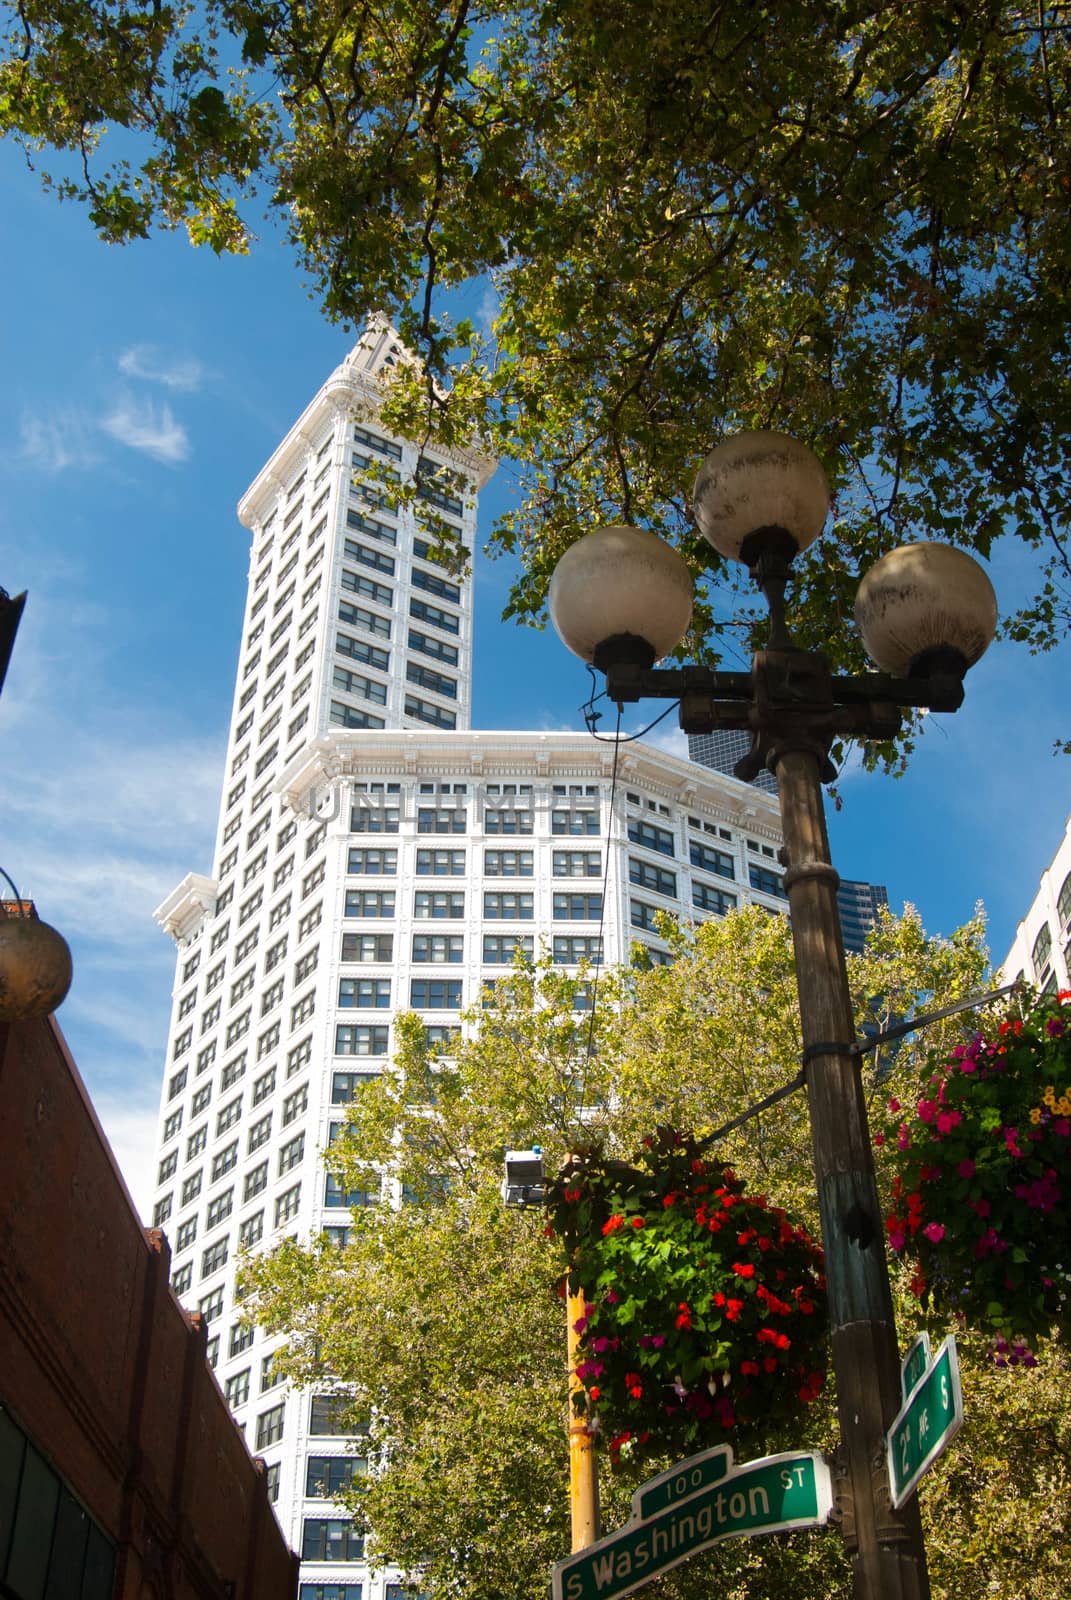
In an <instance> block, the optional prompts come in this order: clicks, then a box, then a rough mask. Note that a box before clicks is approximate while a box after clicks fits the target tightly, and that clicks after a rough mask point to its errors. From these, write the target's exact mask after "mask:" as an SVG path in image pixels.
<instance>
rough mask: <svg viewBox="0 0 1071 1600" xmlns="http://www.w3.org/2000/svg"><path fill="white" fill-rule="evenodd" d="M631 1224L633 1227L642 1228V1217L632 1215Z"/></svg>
mask: <svg viewBox="0 0 1071 1600" xmlns="http://www.w3.org/2000/svg"><path fill="white" fill-rule="evenodd" d="M632 1226H633V1227H634V1228H642V1227H643V1218H642V1217H633V1219H632Z"/></svg>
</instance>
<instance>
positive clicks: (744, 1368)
mask: <svg viewBox="0 0 1071 1600" xmlns="http://www.w3.org/2000/svg"><path fill="white" fill-rule="evenodd" d="M760 1370H761V1369H760V1367H759V1364H758V1362H757V1361H741V1363H740V1371H741V1372H742V1374H743V1375H744V1377H745V1378H757V1377H758V1375H759V1372H760Z"/></svg>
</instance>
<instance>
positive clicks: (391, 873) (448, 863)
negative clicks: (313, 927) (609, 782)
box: [346, 845, 672, 916]
mask: <svg viewBox="0 0 1071 1600" xmlns="http://www.w3.org/2000/svg"><path fill="white" fill-rule="evenodd" d="M534 860H535V857H534V853H533V851H531V850H494V849H489V850H485V851H484V867H483V870H484V876H485V877H488V878H530V877H532V876H533V874H534ZM415 868H416V875H417V877H418V878H429V877H436V878H463V877H466V876H467V869H466V858H465V852H464V850H424V849H421V850H418V851H417V852H416V860H415ZM346 871H347V872H348V873H349V874H350V876H351V877H367V878H393V877H396V876H397V872H398V851H397V850H396V849H392V848H390V847H389V846H387V847H377V846H375V845H362V846H358V847H357V848H355V849H351V850H350V851H349V853H348V855H347V857H346ZM551 875H552V876H553V877H555V878H601V876H602V855H601V852H600V851H598V850H555V851H554V852H553V854H552V859H551ZM670 876H672V875H670ZM418 898H419V891H418ZM425 914H430V915H445V913H438V912H432V913H423V912H419V911H418V912H417V915H418V916H420V915H425ZM460 914H461V913H458V915H460Z"/></svg>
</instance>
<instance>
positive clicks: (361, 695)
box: [331, 667, 387, 706]
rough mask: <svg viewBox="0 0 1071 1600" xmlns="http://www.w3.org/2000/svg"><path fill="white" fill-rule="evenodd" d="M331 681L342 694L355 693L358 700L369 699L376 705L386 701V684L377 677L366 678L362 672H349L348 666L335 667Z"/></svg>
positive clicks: (384, 703)
mask: <svg viewBox="0 0 1071 1600" xmlns="http://www.w3.org/2000/svg"><path fill="white" fill-rule="evenodd" d="M331 682H332V683H333V684H334V686H335V688H336V689H340V690H341V691H342V693H343V694H352V695H356V696H357V698H358V699H359V700H370V701H371V702H372V704H373V705H377V706H385V705H386V703H387V685H386V684H385V683H381V682H380V681H379V679H378V678H366V677H365V676H364V674H363V673H360V672H351V671H350V670H349V668H348V667H335V668H334V670H333V672H332V674H331Z"/></svg>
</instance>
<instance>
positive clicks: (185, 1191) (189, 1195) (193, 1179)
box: [182, 1172, 201, 1206]
mask: <svg viewBox="0 0 1071 1600" xmlns="http://www.w3.org/2000/svg"><path fill="white" fill-rule="evenodd" d="M200 1192H201V1174H200V1172H193V1173H191V1174H190V1176H189V1177H188V1178H187V1179H186V1181H185V1183H184V1184H183V1185H182V1204H183V1205H184V1206H188V1205H189V1203H190V1201H191V1200H196V1199H197V1196H198V1195H199V1194H200Z"/></svg>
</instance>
